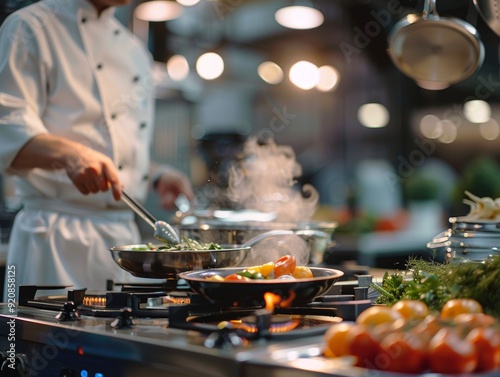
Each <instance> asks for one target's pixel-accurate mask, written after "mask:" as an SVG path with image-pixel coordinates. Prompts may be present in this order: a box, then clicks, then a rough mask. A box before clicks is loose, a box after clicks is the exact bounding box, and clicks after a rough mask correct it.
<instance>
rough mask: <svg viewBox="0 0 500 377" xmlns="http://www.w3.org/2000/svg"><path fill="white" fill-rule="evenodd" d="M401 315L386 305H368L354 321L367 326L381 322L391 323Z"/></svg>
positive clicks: (400, 317)
mask: <svg viewBox="0 0 500 377" xmlns="http://www.w3.org/2000/svg"><path fill="white" fill-rule="evenodd" d="M402 318H403V316H402V315H401V314H399V313H398V312H397V311H395V310H392V309H391V308H390V307H388V306H370V307H369V308H368V309H365V310H364V311H362V312H361V314H360V315H358V318H356V323H358V324H361V325H367V326H376V325H380V324H381V323H386V322H389V323H392V322H395V321H397V320H398V319H402Z"/></svg>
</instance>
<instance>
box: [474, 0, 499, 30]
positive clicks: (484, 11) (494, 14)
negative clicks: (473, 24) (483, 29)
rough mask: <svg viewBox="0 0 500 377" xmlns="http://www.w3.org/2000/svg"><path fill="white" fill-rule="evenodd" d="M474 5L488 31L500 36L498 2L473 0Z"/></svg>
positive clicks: (494, 0)
mask: <svg viewBox="0 0 500 377" xmlns="http://www.w3.org/2000/svg"><path fill="white" fill-rule="evenodd" d="M474 5H475V6H476V8H477V10H478V11H479V14H480V15H481V17H482V18H483V20H484V22H486V24H487V25H488V26H489V27H490V29H491V30H493V31H494V32H495V34H497V35H500V0H474Z"/></svg>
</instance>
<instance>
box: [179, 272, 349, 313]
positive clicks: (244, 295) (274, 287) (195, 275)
mask: <svg viewBox="0 0 500 377" xmlns="http://www.w3.org/2000/svg"><path fill="white" fill-rule="evenodd" d="M310 269H311V272H312V273H313V277H312V278H309V279H295V280H288V279H284V280H279V279H269V280H251V281H215V280H207V277H210V276H213V275H220V276H222V277H225V276H228V275H231V274H234V273H237V272H241V271H242V268H241V267H240V268H234V267H233V268H219V269H217V268H215V269H210V270H202V271H188V272H182V273H180V274H179V278H180V279H184V280H185V281H186V282H187V284H188V285H189V286H190V287H191V289H192V290H193V291H195V292H196V293H199V294H200V295H202V296H204V297H205V298H207V299H208V300H210V301H212V302H217V303H221V304H225V305H228V306H247V307H248V306H264V304H265V301H264V293H266V292H272V293H275V294H279V295H280V296H282V297H283V298H286V297H289V296H290V294H291V292H292V291H293V292H294V294H295V299H294V300H293V301H292V304H297V303H306V302H311V301H312V300H313V299H314V298H315V297H317V296H319V295H321V294H322V293H324V292H326V291H327V290H328V289H329V288H330V287H331V286H332V285H333V284H334V283H335V282H336V281H337V280H338V279H339V278H340V277H342V276H343V275H344V273H343V272H342V271H339V270H335V269H331V268H322V267H310Z"/></svg>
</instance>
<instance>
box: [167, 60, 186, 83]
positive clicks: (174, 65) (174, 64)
mask: <svg viewBox="0 0 500 377" xmlns="http://www.w3.org/2000/svg"><path fill="white" fill-rule="evenodd" d="M167 72H168V74H169V76H170V78H171V79H172V80H174V81H182V80H184V79H185V78H186V77H187V76H188V74H189V64H188V62H187V60H186V58H185V57H184V56H182V55H174V56H172V57H171V58H170V59H168V62H167Z"/></svg>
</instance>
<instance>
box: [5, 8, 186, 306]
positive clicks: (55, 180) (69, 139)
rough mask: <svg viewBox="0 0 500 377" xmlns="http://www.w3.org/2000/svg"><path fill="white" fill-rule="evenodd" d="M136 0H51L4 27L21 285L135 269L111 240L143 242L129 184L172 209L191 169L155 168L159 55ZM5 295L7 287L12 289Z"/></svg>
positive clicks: (84, 281) (9, 169)
mask: <svg viewBox="0 0 500 377" xmlns="http://www.w3.org/2000/svg"><path fill="white" fill-rule="evenodd" d="M129 1H130V0H41V1H39V2H37V3H35V4H32V5H30V6H27V7H25V8H22V9H20V10H18V11H17V12H14V13H13V14H11V15H10V16H9V17H8V18H7V19H6V20H5V21H4V23H3V24H2V27H1V28H0V170H1V171H2V173H4V174H7V175H12V176H13V177H14V180H15V182H16V185H17V190H18V193H19V195H20V196H21V198H22V204H23V208H22V210H21V211H20V212H19V214H18V215H17V217H16V219H15V222H14V226H13V229H12V233H11V238H10V243H9V249H8V258H7V264H8V266H14V268H15V273H16V275H15V276H16V283H17V284H18V285H19V284H36V285H55V284H57V285H73V286H74V287H75V288H82V287H86V288H88V289H89V290H104V289H105V288H106V280H107V279H113V280H114V281H119V282H130V281H131V279H132V277H131V275H130V274H128V273H127V272H125V271H123V270H122V269H121V268H119V267H118V266H117V265H116V264H115V262H114V261H113V260H112V257H111V255H110V252H109V251H108V248H109V247H111V246H117V245H124V244H131V243H138V242H140V236H139V231H138V228H137V225H136V223H135V221H134V216H133V213H132V212H131V211H130V210H129V209H128V208H126V206H125V205H124V204H123V202H122V201H120V200H119V199H120V197H121V189H122V188H125V189H127V190H128V191H129V193H130V194H132V195H133V196H134V197H136V198H137V199H139V200H144V199H145V197H146V195H147V190H148V187H152V186H153V185H152V184H151V182H153V181H154V183H155V184H154V187H155V189H156V190H157V192H158V193H159V194H160V202H161V204H162V206H163V207H164V208H171V207H172V206H173V201H174V200H175V198H176V196H177V195H179V194H180V193H184V194H185V195H186V196H187V197H188V198H191V197H192V195H193V194H192V189H191V185H190V182H189V180H188V178H187V177H186V176H185V175H184V174H183V173H181V172H180V171H178V170H176V169H174V168H172V167H156V171H154V169H151V168H150V160H149V149H150V148H149V147H150V143H151V139H152V135H153V111H154V100H153V92H154V85H153V82H152V78H151V65H152V59H151V56H150V54H149V53H148V51H147V50H146V49H145V48H144V46H143V45H142V44H141V42H140V41H139V40H137V39H136V38H135V37H134V36H133V34H132V33H131V32H130V31H129V30H128V29H127V28H126V27H124V26H123V25H122V24H121V23H120V22H119V21H118V20H117V19H116V18H115V17H114V12H115V8H114V7H115V6H119V5H126V4H127V3H129ZM4 297H5V295H4Z"/></svg>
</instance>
